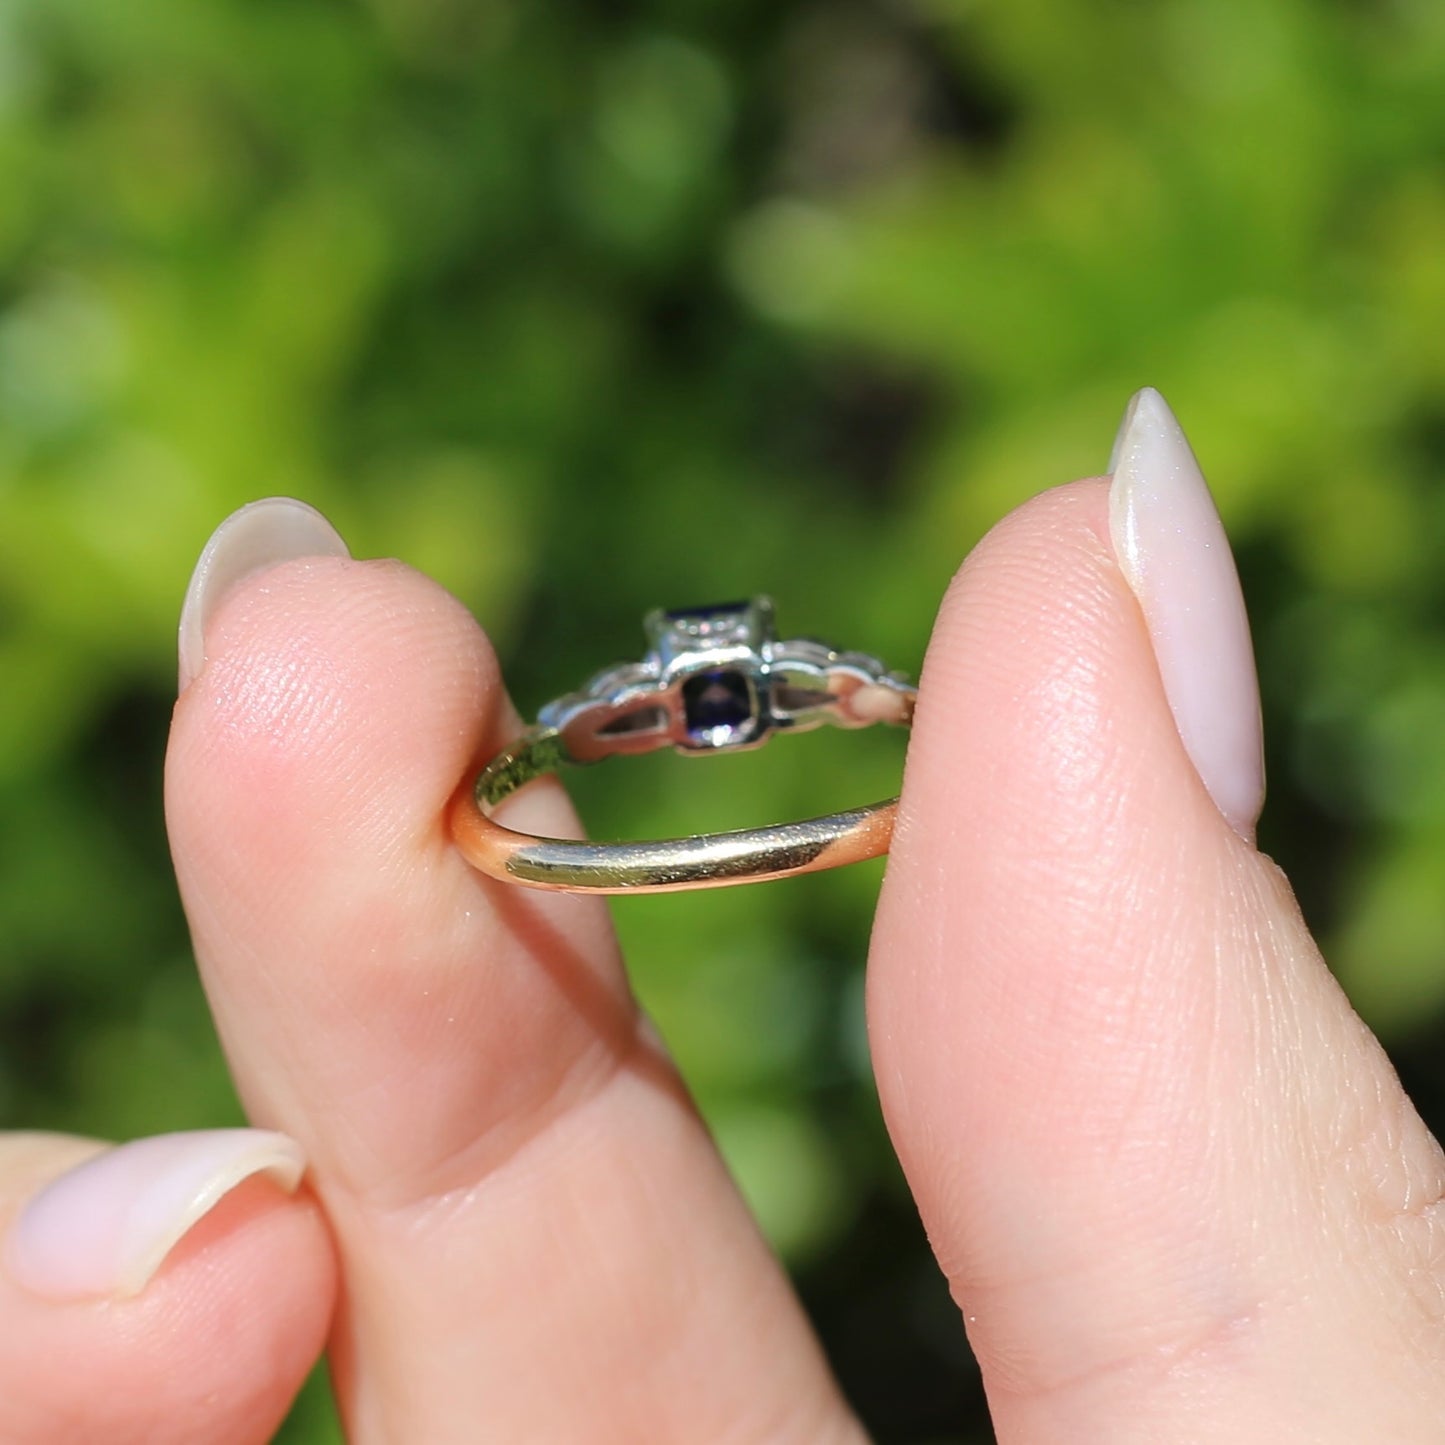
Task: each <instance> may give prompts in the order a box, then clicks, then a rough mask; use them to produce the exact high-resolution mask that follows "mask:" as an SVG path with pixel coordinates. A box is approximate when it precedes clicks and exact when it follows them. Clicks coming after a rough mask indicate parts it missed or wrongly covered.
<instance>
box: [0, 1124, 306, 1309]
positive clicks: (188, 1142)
mask: <svg viewBox="0 0 1445 1445" xmlns="http://www.w3.org/2000/svg"><path fill="white" fill-rule="evenodd" d="M305 1168H306V1159H305V1156H304V1155H303V1154H302V1152H301V1146H300V1145H299V1144H298V1143H296V1141H295V1140H294V1139H289V1138H287V1137H286V1135H284V1134H273V1133H271V1132H269V1131H267V1130H264V1129H206V1130H201V1131H198V1132H196V1133H189V1134H159V1135H156V1136H155V1137H154V1138H150V1139H137V1140H135V1141H134V1142H132V1143H129V1144H120V1145H117V1146H116V1147H115V1148H114V1149H107V1150H106V1151H105V1152H104V1153H101V1154H97V1155H96V1156H95V1157H94V1158H92V1159H87V1160H86V1161H85V1163H83V1164H81V1165H79V1166H78V1167H76V1168H74V1169H71V1170H69V1171H68V1172H67V1173H65V1174H62V1175H61V1176H60V1177H59V1178H58V1179H54V1180H52V1181H51V1182H50V1183H49V1184H47V1185H46V1186H45V1188H44V1189H42V1190H41V1191H40V1193H39V1194H37V1195H36V1196H35V1197H34V1198H33V1199H31V1200H30V1202H29V1203H28V1204H27V1205H26V1206H25V1208H24V1209H23V1210H22V1211H21V1214H20V1217H19V1219H18V1220H17V1221H16V1223H15V1226H14V1228H13V1229H12V1230H11V1233H10V1238H9V1241H8V1243H7V1246H6V1252H5V1253H6V1258H5V1262H6V1265H7V1267H8V1269H9V1272H10V1274H11V1276H12V1278H14V1279H15V1281H16V1282H17V1283H18V1284H20V1285H21V1286H23V1287H24V1288H25V1289H28V1290H30V1291H31V1292H32V1293H34V1294H38V1295H43V1296H45V1297H46V1298H49V1299H54V1300H74V1299H88V1298H96V1297H103V1296H107V1295H109V1296H125V1295H134V1294H139V1293H140V1291H141V1290H142V1289H144V1288H145V1286H146V1284H147V1282H148V1281H149V1280H150V1278H151V1276H152V1275H154V1274H155V1272H156V1270H158V1269H159V1268H160V1266H161V1263H162V1261H163V1260H164V1259H165V1257H166V1256H167V1255H168V1254H169V1253H170V1252H171V1250H172V1249H174V1248H175V1246H176V1245H177V1244H178V1243H179V1242H180V1240H181V1239H182V1238H183V1237H184V1236H185V1234H186V1233H187V1231H188V1230H189V1229H190V1228H191V1226H192V1225H194V1224H195V1223H196V1222H197V1221H198V1220H200V1219H201V1218H203V1217H204V1216H205V1215H206V1214H207V1213H208V1212H209V1211H210V1210H211V1209H212V1208H214V1207H215V1205H217V1204H218V1203H219V1202H220V1201H221V1200H222V1199H224V1198H225V1196H226V1195H227V1194H229V1193H230V1191H231V1190H233V1189H234V1188H235V1187H236V1186H237V1185H238V1184H240V1183H241V1182H242V1181H243V1180H246V1179H249V1178H251V1177H252V1176H253V1175H256V1174H265V1175H269V1176H270V1177H271V1178H272V1179H273V1180H275V1182H276V1183H277V1184H278V1185H280V1187H281V1188H282V1189H284V1190H285V1191H286V1192H287V1193H288V1194H289V1193H291V1192H293V1191H294V1190H295V1188H296V1186H297V1185H298V1184H299V1183H300V1181H301V1175H302V1173H303V1172H304V1171H305Z"/></svg>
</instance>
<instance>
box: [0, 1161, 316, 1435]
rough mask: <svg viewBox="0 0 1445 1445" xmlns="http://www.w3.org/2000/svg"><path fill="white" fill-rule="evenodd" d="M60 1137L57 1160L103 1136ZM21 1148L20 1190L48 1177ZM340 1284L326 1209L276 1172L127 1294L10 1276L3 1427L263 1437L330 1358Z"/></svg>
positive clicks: (225, 1203) (250, 1181)
mask: <svg viewBox="0 0 1445 1445" xmlns="http://www.w3.org/2000/svg"><path fill="white" fill-rule="evenodd" d="M54 1144H55V1147H54V1148H51V1149H50V1150H49V1157H50V1159H51V1160H52V1161H53V1162H52V1164H51V1165H50V1167H51V1168H53V1167H56V1166H59V1167H62V1168H63V1167H65V1165H66V1164H73V1163H75V1162H78V1161H83V1160H84V1158H85V1156H86V1155H87V1154H88V1153H91V1152H92V1151H93V1149H94V1147H95V1146H87V1145H85V1143H84V1141H71V1140H62V1141H54ZM72 1145H80V1146H82V1147H80V1148H72V1147H71V1146H72ZM6 1153H7V1158H6V1161H5V1162H6V1166H7V1171H8V1172H7V1176H6V1179H5V1181H4V1188H5V1191H6V1193H7V1196H8V1195H10V1191H12V1190H14V1189H16V1188H20V1189H22V1190H26V1191H30V1190H33V1189H34V1188H35V1187H36V1186H37V1185H39V1186H40V1187H43V1184H42V1183H41V1179H42V1176H43V1174H44V1173H45V1172H47V1171H46V1170H44V1169H43V1168H42V1169H37V1168H33V1167H31V1165H32V1164H33V1163H34V1161H35V1160H36V1159H37V1158H38V1157H39V1156H38V1155H37V1153H36V1152H35V1150H33V1149H31V1150H28V1151H27V1153H28V1161H27V1159H25V1158H20V1157H18V1156H17V1155H16V1154H15V1153H14V1152H12V1151H8V1150H7V1151H6ZM99 1157H104V1156H103V1155H102V1156H99ZM12 1165H13V1166H17V1167H14V1168H12V1167H11V1166H12ZM81 1167H82V1168H83V1167H85V1166H84V1164H83V1163H82V1164H81ZM12 1197H13V1196H12ZM16 1207H17V1206H16V1205H15V1204H14V1203H11V1204H9V1206H8V1208H7V1210H6V1212H7V1213H11V1214H13V1213H14V1212H15V1210H16ZM335 1293H336V1268H335V1262H334V1259H333V1255H332V1250H331V1245H330V1241H329V1237H328V1234H327V1231H326V1227H325V1225H324V1223H323V1221H322V1219H321V1215H320V1211H319V1210H318V1209H317V1207H316V1205H315V1203H314V1201H312V1200H311V1199H310V1198H309V1197H308V1196H306V1195H304V1194H302V1195H294V1194H289V1193H287V1192H286V1191H285V1190H284V1189H283V1188H282V1187H281V1186H280V1185H278V1184H277V1183H276V1182H275V1181H273V1180H272V1179H270V1178H269V1177H267V1176H266V1175H264V1174H253V1175H251V1176H250V1177H248V1178H246V1179H244V1180H243V1181H242V1182H240V1183H238V1184H236V1185H235V1187H233V1188H231V1189H230V1190H229V1191H228V1192H226V1193H225V1195H224V1196H223V1197H222V1198H221V1199H220V1200H219V1202H217V1203H215V1204H214V1207H212V1208H211V1209H209V1211H208V1212H206V1213H205V1214H204V1215H203V1216H202V1217H201V1218H200V1219H199V1220H198V1221H197V1222H195V1223H194V1224H193V1225H192V1227H191V1228H190V1229H189V1230H188V1231H187V1232H186V1233H185V1235H184V1237H183V1238H181V1239H180V1241H179V1242H178V1243H176V1244H175V1245H174V1247H173V1248H171V1250H170V1251H169V1252H168V1254H167V1255H166V1257H165V1259H164V1261H163V1262H162V1263H161V1264H160V1266H159V1267H158V1269H157V1270H156V1271H155V1273H154V1274H153V1275H152V1277H151V1278H150V1279H149V1281H148V1282H147V1283H146V1284H145V1286H144V1287H143V1288H142V1289H141V1290H140V1291H139V1292H138V1293H136V1294H134V1295H132V1296H130V1297H128V1298H108V1299H107V1298H96V1297H87V1298H65V1299H55V1298H48V1297H43V1296H41V1295H37V1294H36V1293H34V1292H33V1291H32V1290H30V1289H28V1288H24V1287H22V1286H21V1285H20V1284H19V1283H17V1282H16V1281H15V1280H14V1279H13V1278H11V1277H9V1276H8V1275H0V1341H3V1348H0V1438H3V1439H5V1440H6V1441H14V1442H15V1445H30V1442H35V1445H39V1442H42V1441H45V1442H50V1441H54V1440H58V1439H87V1440H89V1439H96V1440H99V1439H105V1440H108V1441H109V1440H114V1441H117V1442H122V1441H132V1440H133V1441H141V1440H144V1441H147V1442H152V1445H172V1442H174V1445H182V1442H185V1445H244V1442H251V1441H255V1442H257V1445H259V1442H261V1441H264V1440H269V1439H270V1438H272V1435H273V1434H274V1432H275V1430H276V1429H277V1427H278V1426H279V1424H280V1422H281V1420H282V1418H283V1417H284V1415H285V1413H286V1411H287V1410H288V1409H289V1406H290V1403H291V1401H292V1399H293V1398H294V1397H295V1394H296V1392H297V1390H299V1388H300V1386H301V1384H302V1382H303V1381H304V1379H305V1377H306V1375H307V1373H308V1372H309V1370H310V1369H311V1368H312V1366H313V1365H314V1363H315V1361H316V1360H317V1358H318V1357H319V1355H320V1353H321V1350H322V1348H323V1347H324V1343H325V1337H326V1333H327V1329H328V1325H329V1321H330V1318H331V1314H332V1311H333V1308H334V1302H335ZM78 1381H83V1382H84V1383H83V1388H77V1382H78Z"/></svg>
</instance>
